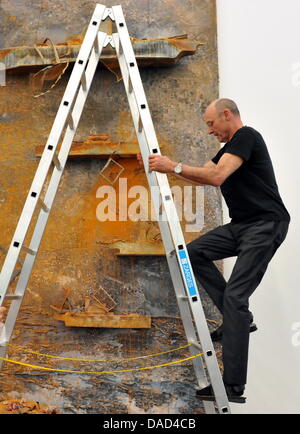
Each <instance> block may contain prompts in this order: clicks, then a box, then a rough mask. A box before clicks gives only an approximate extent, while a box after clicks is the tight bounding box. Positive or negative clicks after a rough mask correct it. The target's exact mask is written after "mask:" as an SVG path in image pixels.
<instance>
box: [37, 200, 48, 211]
mask: <svg viewBox="0 0 300 434" xmlns="http://www.w3.org/2000/svg"><path fill="white" fill-rule="evenodd" d="M38 203H39V205H40V206H41V208H43V210H44V211H45V212H49V208H48V207H47V205H46V204H45V202H44V201H43V200H42V199H40V198H39V199H38Z"/></svg>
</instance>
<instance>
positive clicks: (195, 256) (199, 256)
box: [186, 240, 208, 264]
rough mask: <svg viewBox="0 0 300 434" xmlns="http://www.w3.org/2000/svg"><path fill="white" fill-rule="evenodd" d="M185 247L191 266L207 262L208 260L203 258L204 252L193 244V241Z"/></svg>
mask: <svg viewBox="0 0 300 434" xmlns="http://www.w3.org/2000/svg"><path fill="white" fill-rule="evenodd" d="M195 241H197V240H195ZM186 247H187V251H188V254H189V257H190V261H191V263H192V264H193V263H197V264H199V263H201V262H207V260H208V259H207V258H206V257H205V255H204V252H203V250H202V248H201V245H199V243H195V242H194V241H192V242H190V243H189V244H187V246H186Z"/></svg>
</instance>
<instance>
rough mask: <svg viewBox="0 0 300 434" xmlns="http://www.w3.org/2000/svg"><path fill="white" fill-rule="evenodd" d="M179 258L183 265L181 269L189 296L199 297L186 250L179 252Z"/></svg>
mask: <svg viewBox="0 0 300 434" xmlns="http://www.w3.org/2000/svg"><path fill="white" fill-rule="evenodd" d="M179 258H180V263H181V267H182V270H183V273H184V277H185V280H186V284H187V287H188V291H189V294H190V296H191V297H192V296H194V295H197V289H196V286H195V282H194V278H193V274H192V270H191V267H190V264H189V261H188V258H187V256H186V252H185V250H179Z"/></svg>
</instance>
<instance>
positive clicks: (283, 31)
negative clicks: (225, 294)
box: [217, 0, 300, 413]
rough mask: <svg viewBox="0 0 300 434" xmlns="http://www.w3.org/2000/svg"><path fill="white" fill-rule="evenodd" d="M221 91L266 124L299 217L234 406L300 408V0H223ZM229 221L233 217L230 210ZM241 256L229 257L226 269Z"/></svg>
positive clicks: (260, 303)
mask: <svg viewBox="0 0 300 434" xmlns="http://www.w3.org/2000/svg"><path fill="white" fill-rule="evenodd" d="M217 16H218V47H219V69H220V96H221V97H228V98H232V99H234V100H235V101H236V102H237V104H238V106H239V108H240V111H241V114H242V119H243V121H244V124H246V125H250V126H253V127H254V128H256V129H257V130H258V131H260V132H261V133H262V134H263V136H264V138H265V140H266V143H267V146H268V148H269V152H270V154H271V158H272V161H273V165H274V169H275V173H276V177H277V182H278V185H279V190H280V193H281V196H282V198H283V200H284V202H285V205H286V207H287V208H288V210H289V212H290V214H291V217H292V222H291V225H290V230H289V234H288V236H287V238H286V241H285V242H284V244H283V245H282V246H281V247H280V249H279V250H278V251H277V253H276V255H275V257H274V258H273V260H272V262H271V263H270V265H269V268H268V270H267V273H266V275H265V277H264V279H263V282H262V283H261V284H260V286H259V288H257V290H256V291H255V293H254V294H253V295H252V297H251V299H250V309H251V310H252V312H253V314H254V317H255V322H256V323H257V325H258V328H259V329H258V331H257V332H255V333H252V334H251V338H250V348H249V353H250V354H249V369H248V383H247V387H246V393H245V395H246V396H247V403H246V404H244V405H241V404H232V405H231V408H232V412H233V413H300V261H299V256H300V236H299V227H300V212H299V211H300V195H299V189H300V26H299V17H300V0H287V1H283V0H217ZM224 216H225V218H224V221H225V222H227V221H229V219H228V215H227V213H224ZM233 263H234V261H233V260H231V259H228V260H225V275H226V276H227V277H228V276H229V275H230V272H231V270H232V264H233Z"/></svg>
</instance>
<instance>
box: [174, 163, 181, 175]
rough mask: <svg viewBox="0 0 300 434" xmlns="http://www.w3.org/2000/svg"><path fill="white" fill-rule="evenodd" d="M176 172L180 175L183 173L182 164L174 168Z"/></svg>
mask: <svg viewBox="0 0 300 434" xmlns="http://www.w3.org/2000/svg"><path fill="white" fill-rule="evenodd" d="M174 172H175V173H176V174H177V175H179V174H180V173H181V172H182V163H181V162H180V163H178V164H177V166H175V167H174Z"/></svg>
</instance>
